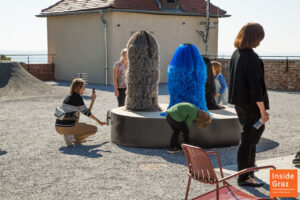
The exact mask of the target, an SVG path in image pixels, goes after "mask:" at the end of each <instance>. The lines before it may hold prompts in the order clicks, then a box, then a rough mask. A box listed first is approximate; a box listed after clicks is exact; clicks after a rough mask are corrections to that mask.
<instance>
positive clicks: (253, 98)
mask: <svg viewBox="0 0 300 200" xmlns="http://www.w3.org/2000/svg"><path fill="white" fill-rule="evenodd" d="M259 101H263V102H264V104H265V108H266V109H269V98H268V94H267V89H266V84H265V80H264V63H263V61H262V60H261V59H260V58H259V57H258V55H257V54H256V53H255V52H254V51H253V50H252V49H236V50H235V51H234V53H233V54H232V57H231V60H230V80H229V96H228V102H229V103H231V104H234V105H239V106H243V105H246V104H256V102H259Z"/></svg>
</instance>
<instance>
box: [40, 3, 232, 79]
mask: <svg viewBox="0 0 300 200" xmlns="http://www.w3.org/2000/svg"><path fill="white" fill-rule="evenodd" d="M92 2H93V4H88V3H92ZM193 3H194V4H193ZM205 9H206V2H205V1H204V0H203V1H202V0H139V1H132V0H107V1H101V0H63V1H60V2H58V3H57V4H55V5H53V6H51V7H49V8H46V9H44V10H43V11H42V13H41V14H39V15H38V16H39V17H47V29H48V53H49V54H55V60H54V63H55V66H56V68H55V78H56V79H57V80H72V79H73V78H74V77H77V73H80V72H86V73H88V79H89V81H90V82H93V83H99V84H113V65H114V63H115V62H117V61H118V60H119V58H120V52H121V49H123V48H125V47H126V44H127V41H128V39H129V38H130V37H131V35H132V34H133V33H134V32H136V31H142V30H146V31H149V32H150V33H151V34H152V35H153V36H154V37H155V39H156V40H157V42H158V44H159V46H160V82H162V83H164V82H167V69H168V65H169V63H170V61H171V59H172V56H173V53H174V52H175V50H176V48H177V47H178V46H179V45H180V44H183V43H192V44H195V45H196V46H197V47H198V49H199V51H200V52H201V54H204V52H205V44H204V43H203V40H202V38H201V36H200V34H199V31H203V32H205V27H206V26H205V24H206V13H205V12H206V11H205ZM210 9H211V16H212V17H211V19H210V24H211V26H210V32H209V40H208V54H209V55H216V54H217V50H218V18H220V17H228V15H226V11H224V10H221V9H220V8H218V7H216V6H214V5H210Z"/></svg>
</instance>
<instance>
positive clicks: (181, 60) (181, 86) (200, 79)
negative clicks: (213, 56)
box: [168, 44, 208, 112]
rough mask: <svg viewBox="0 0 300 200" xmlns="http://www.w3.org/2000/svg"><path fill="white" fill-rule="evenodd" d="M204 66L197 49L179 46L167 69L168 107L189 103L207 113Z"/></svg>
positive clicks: (184, 45)
mask: <svg viewBox="0 0 300 200" xmlns="http://www.w3.org/2000/svg"><path fill="white" fill-rule="evenodd" d="M206 78H207V73H206V65H205V63H204V61H203V58H202V57H201V55H200V53H199V51H198V49H197V47H196V46H195V45H193V44H182V45H180V46H179V47H178V48H177V49H176V51H175V53H174V56H173V58H172V61H171V63H170V65H169V69H168V91H169V95H170V105H169V107H168V108H170V107H172V106H173V105H175V104H177V103H180V102H189V103H192V104H194V105H195V106H197V107H198V108H199V109H200V110H203V111H206V112H208V109H207V106H206V100H205V82H206Z"/></svg>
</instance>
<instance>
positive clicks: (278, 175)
mask: <svg viewBox="0 0 300 200" xmlns="http://www.w3.org/2000/svg"><path fill="white" fill-rule="evenodd" d="M297 175H298V173H297V169H272V170H270V197H297V195H298V191H297V190H298V185H297V184H298V177H297Z"/></svg>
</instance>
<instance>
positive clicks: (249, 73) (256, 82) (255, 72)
mask: <svg viewBox="0 0 300 200" xmlns="http://www.w3.org/2000/svg"><path fill="white" fill-rule="evenodd" d="M244 65H245V73H246V74H245V75H246V77H247V82H248V85H249V91H248V92H249V98H250V102H252V103H256V102H262V101H263V87H262V79H263V77H262V72H261V68H260V61H259V58H258V57H256V56H249V57H248V59H246V60H244Z"/></svg>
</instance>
